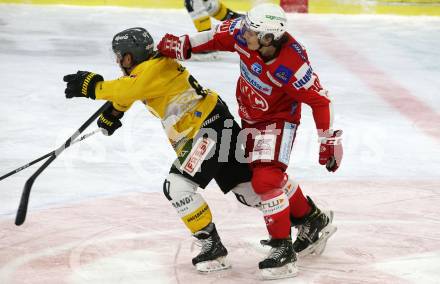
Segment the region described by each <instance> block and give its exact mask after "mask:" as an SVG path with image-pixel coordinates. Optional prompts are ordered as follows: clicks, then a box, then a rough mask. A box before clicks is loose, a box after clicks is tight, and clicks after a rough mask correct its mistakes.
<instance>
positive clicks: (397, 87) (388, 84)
mask: <svg viewBox="0 0 440 284" xmlns="http://www.w3.org/2000/svg"><path fill="white" fill-rule="evenodd" d="M300 28H301V29H302V30H303V31H306V32H310V34H312V35H313V40H315V41H317V42H319V44H320V45H321V47H322V48H323V49H324V50H325V51H327V52H328V53H329V54H330V55H332V56H333V57H334V58H335V59H336V60H337V61H338V62H340V63H341V64H342V65H343V66H344V67H345V68H347V69H348V70H349V71H351V72H352V73H353V74H354V75H356V76H357V77H358V78H359V79H360V80H361V81H362V82H363V83H364V84H365V85H366V86H368V87H369V88H370V89H371V90H373V91H374V92H375V93H376V94H377V95H379V96H380V97H381V98H382V99H383V100H384V101H386V102H387V103H388V104H389V105H391V106H392V107H393V108H395V109H396V110H398V111H399V112H400V113H401V114H402V115H403V116H405V117H406V118H407V119H409V120H410V121H412V122H413V123H414V124H415V125H416V126H417V127H418V128H419V129H421V130H422V131H423V132H424V133H425V134H427V135H428V136H430V137H432V138H434V140H436V141H437V142H440V127H439V123H440V115H439V114H438V113H437V112H436V111H435V110H434V109H432V108H431V107H430V106H428V105H427V104H425V103H424V102H423V101H422V100H420V99H419V98H418V97H417V96H415V95H413V94H412V93H411V91H409V90H408V89H406V88H405V87H404V86H402V85H401V84H400V83H399V82H398V81H396V80H394V79H393V78H391V77H390V76H388V75H387V74H386V73H385V72H384V71H382V70H380V69H379V68H378V67H376V65H375V64H374V63H372V62H371V61H369V60H368V58H366V57H365V56H362V55H361V54H359V53H358V52H356V51H355V50H354V49H352V48H351V47H350V46H348V45H347V44H345V42H344V41H342V40H341V39H339V38H338V36H337V35H335V34H333V33H332V32H331V31H330V30H328V29H327V28H325V27H324V26H323V25H317V24H315V23H313V22H310V21H307V22H305V23H304V24H303V25H301V27H300Z"/></svg>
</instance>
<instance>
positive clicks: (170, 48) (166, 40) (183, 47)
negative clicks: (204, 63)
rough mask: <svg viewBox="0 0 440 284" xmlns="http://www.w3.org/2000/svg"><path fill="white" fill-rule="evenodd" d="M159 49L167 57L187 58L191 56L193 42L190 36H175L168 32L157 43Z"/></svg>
mask: <svg viewBox="0 0 440 284" xmlns="http://www.w3.org/2000/svg"><path fill="white" fill-rule="evenodd" d="M157 49H158V50H159V52H160V53H162V55H164V56H166V57H171V58H176V59H179V60H185V59H189V58H191V43H190V42H189V36H188V35H183V36H180V37H178V36H175V35H172V34H166V35H164V37H163V38H162V39H161V40H160V42H159V44H158V45H157Z"/></svg>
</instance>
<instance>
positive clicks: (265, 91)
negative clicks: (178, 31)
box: [158, 4, 342, 279]
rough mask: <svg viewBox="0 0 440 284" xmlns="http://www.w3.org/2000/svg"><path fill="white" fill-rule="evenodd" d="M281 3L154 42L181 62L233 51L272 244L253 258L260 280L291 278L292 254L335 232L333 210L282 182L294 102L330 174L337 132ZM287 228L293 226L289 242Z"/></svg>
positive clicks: (296, 118) (313, 248)
mask: <svg viewBox="0 0 440 284" xmlns="http://www.w3.org/2000/svg"><path fill="white" fill-rule="evenodd" d="M286 27H287V18H286V15H285V13H284V11H283V10H282V8H281V7H279V6H278V5H275V4H261V5H258V6H256V7H254V8H253V9H251V10H250V11H249V12H248V13H247V15H246V17H245V18H243V19H235V20H230V21H226V22H223V23H221V24H220V25H219V26H218V27H217V28H216V29H213V30H212V31H208V32H203V33H199V34H196V35H194V36H188V35H183V36H180V37H177V36H175V35H171V34H166V35H165V36H164V37H163V38H162V40H161V42H160V43H159V45H158V49H159V50H160V51H161V53H162V54H164V55H166V56H169V57H173V58H178V59H181V60H185V59H189V58H190V57H191V54H192V53H199V52H206V51H212V50H221V51H231V52H237V53H238V54H239V56H240V71H241V74H240V77H239V79H238V81H237V88H236V97H237V102H238V105H239V114H240V117H241V118H242V126H243V129H248V130H249V133H250V134H249V135H248V138H247V139H248V140H247V151H248V153H249V154H250V159H251V166H252V171H253V176H252V186H253V189H254V191H255V192H256V193H257V194H258V195H259V196H260V197H261V200H262V211H263V213H264V219H265V222H266V226H267V229H268V232H269V234H270V236H271V238H270V240H267V241H262V243H263V244H267V245H270V246H271V247H272V249H271V252H270V253H269V255H268V256H267V258H266V259H264V260H263V261H261V262H260V263H259V268H260V270H261V273H262V274H263V277H265V278H269V279H270V278H272V279H273V278H282V277H291V276H294V275H296V273H297V268H296V266H295V262H296V254H295V252H296V253H298V254H299V255H300V256H303V255H307V254H312V253H314V254H320V253H322V251H323V250H324V248H325V245H326V242H327V239H328V238H329V237H330V236H331V235H332V234H333V233H334V232H335V231H336V227H335V226H334V225H332V219H333V212H332V211H322V210H320V209H319V208H318V207H317V206H316V205H315V204H314V203H313V201H312V200H311V199H310V197H305V196H304V195H303V193H302V190H301V188H300V187H299V185H297V184H294V185H293V186H291V187H285V186H284V185H285V183H286V180H287V178H288V177H287V174H286V173H285V171H286V169H287V166H288V163H289V160H290V153H291V149H292V145H293V142H294V139H295V134H296V130H297V128H298V125H299V123H300V117H301V105H302V104H303V103H304V104H307V105H308V106H310V107H311V109H312V112H313V118H314V121H315V124H316V128H317V131H318V136H319V141H320V147H319V163H320V164H321V165H324V166H325V167H326V169H327V170H328V171H330V172H334V171H336V170H337V169H338V167H339V166H340V163H341V159H342V145H341V134H342V131H341V130H333V128H332V118H333V114H332V106H331V100H330V98H329V97H328V94H327V91H326V90H325V89H323V88H322V86H321V85H320V82H319V79H318V76H317V74H316V73H315V72H314V71H313V69H312V67H311V65H310V62H309V58H308V55H307V52H306V50H305V49H304V47H303V46H302V45H301V44H300V43H299V42H298V41H297V40H296V39H295V38H293V37H292V36H291V35H290V34H289V33H288V32H287V31H286ZM291 225H292V226H295V227H297V228H298V234H297V238H296V240H295V241H294V243H293V244H292V241H291V236H290V233H291V228H290V227H291Z"/></svg>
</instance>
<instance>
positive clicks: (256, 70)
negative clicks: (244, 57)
mask: <svg viewBox="0 0 440 284" xmlns="http://www.w3.org/2000/svg"><path fill="white" fill-rule="evenodd" d="M251 71H252V73H254V74H255V75H257V76H260V75H261V72H262V71H263V67H262V66H261V64H259V63H257V62H255V63H254V64H252V65H251Z"/></svg>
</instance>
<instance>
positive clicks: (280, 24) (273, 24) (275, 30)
mask: <svg viewBox="0 0 440 284" xmlns="http://www.w3.org/2000/svg"><path fill="white" fill-rule="evenodd" d="M243 26H244V27H245V28H246V29H249V30H251V31H254V32H256V33H258V38H259V39H262V38H263V37H264V36H265V35H268V34H272V35H273V38H274V40H278V39H280V38H281V37H282V36H283V35H284V33H285V32H286V27H287V18H286V14H285V12H284V10H283V8H281V7H280V6H279V5H276V4H272V3H265V4H260V5H257V6H255V7H254V8H252V9H251V10H250V11H249V12H247V14H246V17H245V18H244V19H243Z"/></svg>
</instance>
